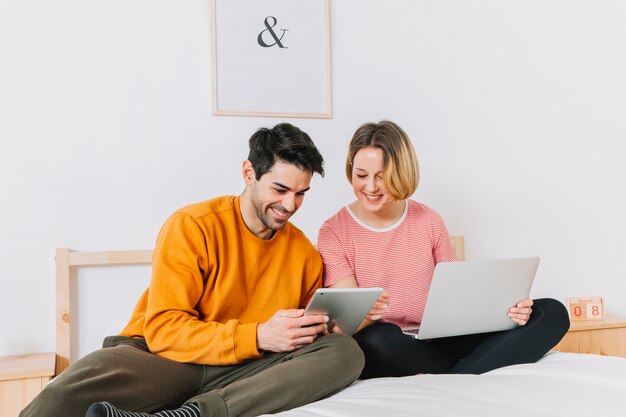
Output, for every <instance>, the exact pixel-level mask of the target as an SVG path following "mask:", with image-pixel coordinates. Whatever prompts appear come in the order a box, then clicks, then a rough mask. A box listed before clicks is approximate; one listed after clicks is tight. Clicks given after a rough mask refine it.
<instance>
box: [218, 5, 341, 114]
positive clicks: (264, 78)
mask: <svg viewBox="0 0 626 417" xmlns="http://www.w3.org/2000/svg"><path fill="white" fill-rule="evenodd" d="M211 14H212V32H213V37H212V45H211V46H212V48H211V49H212V50H211V61H212V80H211V90H212V92H211V96H212V97H211V100H212V107H213V114H215V115H234V116H271V117H311V118H330V117H331V83H330V28H329V17H328V14H329V10H328V0H211Z"/></svg>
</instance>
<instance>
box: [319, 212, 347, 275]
mask: <svg viewBox="0 0 626 417" xmlns="http://www.w3.org/2000/svg"><path fill="white" fill-rule="evenodd" d="M317 249H318V250H319V252H320V254H321V255H322V260H323V261H324V275H323V277H324V278H323V279H324V284H323V285H324V287H329V286H331V285H333V284H336V283H337V282H339V281H341V280H342V279H344V278H347V277H349V276H353V275H354V270H353V268H352V266H351V265H350V262H349V260H348V256H347V253H346V250H345V246H344V244H343V243H342V242H341V240H340V239H339V237H338V236H337V234H336V233H335V231H334V230H333V228H332V226H331V221H330V220H329V221H327V222H325V223H324V224H323V225H322V227H321V229H320V231H319V234H318V237H317Z"/></svg>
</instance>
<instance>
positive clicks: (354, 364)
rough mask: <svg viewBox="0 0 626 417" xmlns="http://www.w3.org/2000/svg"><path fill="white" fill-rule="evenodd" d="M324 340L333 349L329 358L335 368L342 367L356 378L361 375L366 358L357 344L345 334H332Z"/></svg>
mask: <svg viewBox="0 0 626 417" xmlns="http://www.w3.org/2000/svg"><path fill="white" fill-rule="evenodd" d="M324 338H325V339H327V342H328V347H329V348H330V349H332V354H331V355H328V356H329V358H330V359H331V360H332V361H333V362H334V363H335V366H337V367H342V368H344V369H346V370H347V371H349V373H351V374H354V375H356V376H358V375H360V374H361V371H362V370H363V367H364V366H365V357H364V356H363V351H362V350H361V348H360V347H359V345H358V344H357V342H356V341H355V340H354V339H353V338H352V337H351V336H347V335H344V334H330V335H328V336H325V337H324Z"/></svg>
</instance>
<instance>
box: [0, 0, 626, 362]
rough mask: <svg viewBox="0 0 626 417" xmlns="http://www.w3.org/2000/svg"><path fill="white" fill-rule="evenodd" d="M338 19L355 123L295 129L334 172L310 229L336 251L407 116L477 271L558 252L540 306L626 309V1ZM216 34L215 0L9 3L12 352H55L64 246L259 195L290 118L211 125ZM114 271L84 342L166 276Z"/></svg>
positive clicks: (3, 226)
mask: <svg viewBox="0 0 626 417" xmlns="http://www.w3.org/2000/svg"><path fill="white" fill-rule="evenodd" d="M331 20H332V69H333V104H334V115H333V116H334V117H333V118H332V119H330V120H321V119H319V120H306V119H303V120H300V119H291V120H289V121H290V122H292V123H294V124H296V125H298V126H300V127H301V128H303V129H304V130H305V131H307V132H308V133H309V134H310V135H311V136H312V137H313V138H314V140H315V141H316V143H317V144H318V146H319V148H320V150H321V151H322V153H323V155H324V156H325V157H326V167H327V175H326V178H325V179H323V180H322V179H319V178H318V179H316V180H315V181H314V183H313V189H312V190H311V192H310V193H309V194H308V195H307V201H306V203H305V205H304V206H303V208H302V209H301V211H300V212H299V213H298V214H297V215H296V216H295V218H294V223H296V224H297V225H298V226H300V227H301V228H302V229H303V230H304V231H305V232H306V233H307V235H308V236H309V237H310V238H311V239H312V240H313V241H315V239H316V234H317V229H318V227H319V225H320V224H321V222H322V221H323V220H324V219H325V218H327V217H328V216H330V215H331V214H333V213H334V212H335V211H336V210H337V209H338V208H339V207H340V206H341V205H343V204H345V203H346V202H348V201H350V200H351V199H352V197H353V196H352V194H351V190H350V188H349V187H348V186H347V183H346V181H345V180H344V178H343V175H342V171H343V158H344V154H345V148H346V145H347V143H348V141H349V138H350V136H351V134H352V132H353V131H354V130H355V129H356V128H357V127H358V126H359V125H360V124H361V123H363V122H365V121H378V120H380V119H382V118H389V119H391V120H395V121H396V122H398V123H399V124H400V125H401V126H403V127H404V128H405V130H406V131H407V132H408V133H409V134H410V136H411V137H412V138H413V141H414V144H415V147H416V149H417V151H418V154H419V156H420V160H421V166H422V183H421V186H420V188H419V190H418V192H417V193H416V195H415V196H414V197H415V199H417V200H420V201H422V202H424V203H426V204H428V205H430V206H431V207H433V208H435V209H436V210H438V211H439V212H440V213H441V214H442V216H443V217H444V219H445V221H446V222H447V224H448V228H449V230H450V232H451V233H452V234H463V235H465V237H466V245H467V255H468V258H471V259H476V258H486V257H505V256H522V255H540V256H541V257H542V263H541V265H540V268H539V272H538V276H537V280H536V284H535V287H534V289H533V294H532V295H533V296H535V297H542V296H552V297H556V298H559V299H563V298H564V297H566V296H576V295H603V296H604V297H605V301H606V304H607V311H608V312H609V313H616V314H626V283H625V281H624V276H625V273H624V267H623V259H624V254H626V243H625V240H624V236H625V235H626V234H625V232H626V221H625V220H624V219H625V216H624V213H625V212H626V192H625V191H624V186H623V181H624V178H626V168H625V164H624V163H623V159H624V156H623V155H624V150H625V149H624V144H623V141H624V139H625V138H626V54H625V53H624V39H626V25H624V21H626V4H625V3H624V2H621V1H618V0H616V1H606V0H593V1H591V0H589V1H583V0H563V1H550V0H529V1H524V2H519V1H502V0H492V1H486V0H476V1H472V2H467V1H450V0H442V1H436V2H434V1H416V0H388V1H377V0H331ZM209 39H210V28H209V5H208V1H207V0H202V1H200V0H193V1H190V0H188V1H174V0H171V1H165V0H160V1H154V0H151V1H148V0H141V1H139V0H135V1H107V2H103V1H100V2H96V1H84V0H73V1H69V0H68V1H55V2H50V1H45V0H31V1H26V0H22V1H17V0H13V1H11V0H0V141H1V142H0V143H1V145H2V147H1V149H2V150H1V152H0V192H1V194H2V204H1V205H0V236H1V238H0V265H2V269H1V272H0V320H1V327H0V328H1V329H2V336H1V337H0V355H6V354H17V353H26V352H41V351H53V350H54V329H55V319H54V314H55V313H54V311H55V307H54V248H55V247H71V248H75V249H80V250H106V249H135V248H149V247H152V245H153V241H154V238H155V236H156V233H157V231H158V229H159V227H160V225H161V224H162V222H163V221H164V220H165V218H166V217H167V216H168V215H169V214H170V213H171V212H172V211H173V210H175V209H176V208H178V207H180V206H182V205H184V204H187V203H191V202H195V201H200V200H204V199H207V198H209V197H213V196H216V195H221V194H238V193H239V192H240V191H241V189H242V181H241V179H240V165H241V162H242V160H243V159H244V158H245V156H246V151H247V139H248V138H249V136H250V134H251V133H252V132H253V131H254V130H255V129H256V128H257V127H260V126H272V125H274V124H275V123H277V122H279V120H278V119H271V118H245V117H223V116H222V117H216V116H212V115H211V109H210V52H209V45H210V44H209ZM122 272H123V273H122ZM99 273H100V272H99V271H86V272H85V273H81V279H80V281H79V282H80V284H77V285H78V287H79V288H80V291H81V295H80V296H79V297H80V300H81V304H80V306H79V310H80V313H81V314H80V319H79V320H80V325H81V327H80V328H81V329H84V331H83V330H81V345H82V344H83V340H85V342H84V343H85V346H87V345H89V346H92V345H93V346H94V347H97V345H98V344H99V342H100V338H101V334H104V333H106V331H108V330H111V329H114V328H117V327H119V326H122V325H123V324H124V322H125V320H126V319H127V317H128V315H129V314H130V309H131V308H132V304H133V303H134V300H135V299H136V298H137V297H138V294H139V292H141V289H142V287H143V285H144V284H143V282H144V281H146V282H147V279H148V277H147V275H148V273H147V272H146V271H141V270H130V271H129V270H124V271H120V274H119V276H123V275H124V274H126V275H128V276H130V278H129V280H130V281H132V278H133V276H137V277H138V279H139V281H137V282H139V284H133V285H134V286H133V288H132V289H129V290H128V291H121V292H120V291H119V290H118V291H117V292H116V291H112V290H111V289H109V288H107V287H98V286H97V285H98V284H95V283H94V282H92V280H89V279H88V277H89V276H90V275H92V274H99ZM115 276H116V277H117V276H118V274H115ZM83 278H85V279H83ZM118 279H119V277H118ZM124 280H125V279H124ZM142 280H143V281H142ZM96 281H97V280H96ZM83 293H84V294H86V295H83ZM89 294H91V296H89V297H88V295H89ZM122 298H124V299H123V300H122ZM103 304H105V305H110V307H109V308H108V310H107V309H105V307H104V305H103ZM98 317H99V318H101V319H102V321H101V322H99V323H98V324H97V325H92V320H93V321H95V320H96V318H98ZM98 326H100V327H101V328H102V329H100V330H98V331H96V332H95V334H91V333H90V330H91V329H92V328H95V327H98ZM90 344H92V345H90ZM90 348H91V347H90ZM90 348H89V349H90Z"/></svg>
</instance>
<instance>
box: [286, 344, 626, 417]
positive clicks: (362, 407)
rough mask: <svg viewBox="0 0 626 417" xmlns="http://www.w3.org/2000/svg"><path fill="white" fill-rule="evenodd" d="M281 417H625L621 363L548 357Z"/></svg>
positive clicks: (367, 387) (401, 385) (389, 387)
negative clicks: (530, 362) (535, 361)
mask: <svg viewBox="0 0 626 417" xmlns="http://www.w3.org/2000/svg"><path fill="white" fill-rule="evenodd" d="M275 416H281V417H349V416H355V417H356V416H428V417H438V416H466V417H474V416H475V417H490V416H493V417H504V416H506V417H511V416H520V417H522V416H523V417H536V416H564V417H573V416H580V417H594V416H597V417H612V416H615V417H617V416H620V417H622V416H626V359H624V358H617V357H608V356H599V355H583V354H574V353H562V352H550V353H548V354H547V355H546V356H545V357H543V358H542V359H541V360H539V361H538V362H537V363H534V364H526V365H515V366H509V367H505V368H501V369H496V370H494V371H491V372H488V373H485V374H482V375H430V374H425V375H416V376H409V377H403V378H378V379H370V380H366V381H357V382H355V383H354V384H352V385H351V386H350V387H348V388H346V389H345V390H343V391H342V392H340V393H338V394H336V395H334V396H332V397H330V398H327V399H324V400H321V401H317V402H315V403H311V404H308V405H305V406H302V407H299V408H296V409H293V410H289V411H285V412H282V413H278V414H275Z"/></svg>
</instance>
